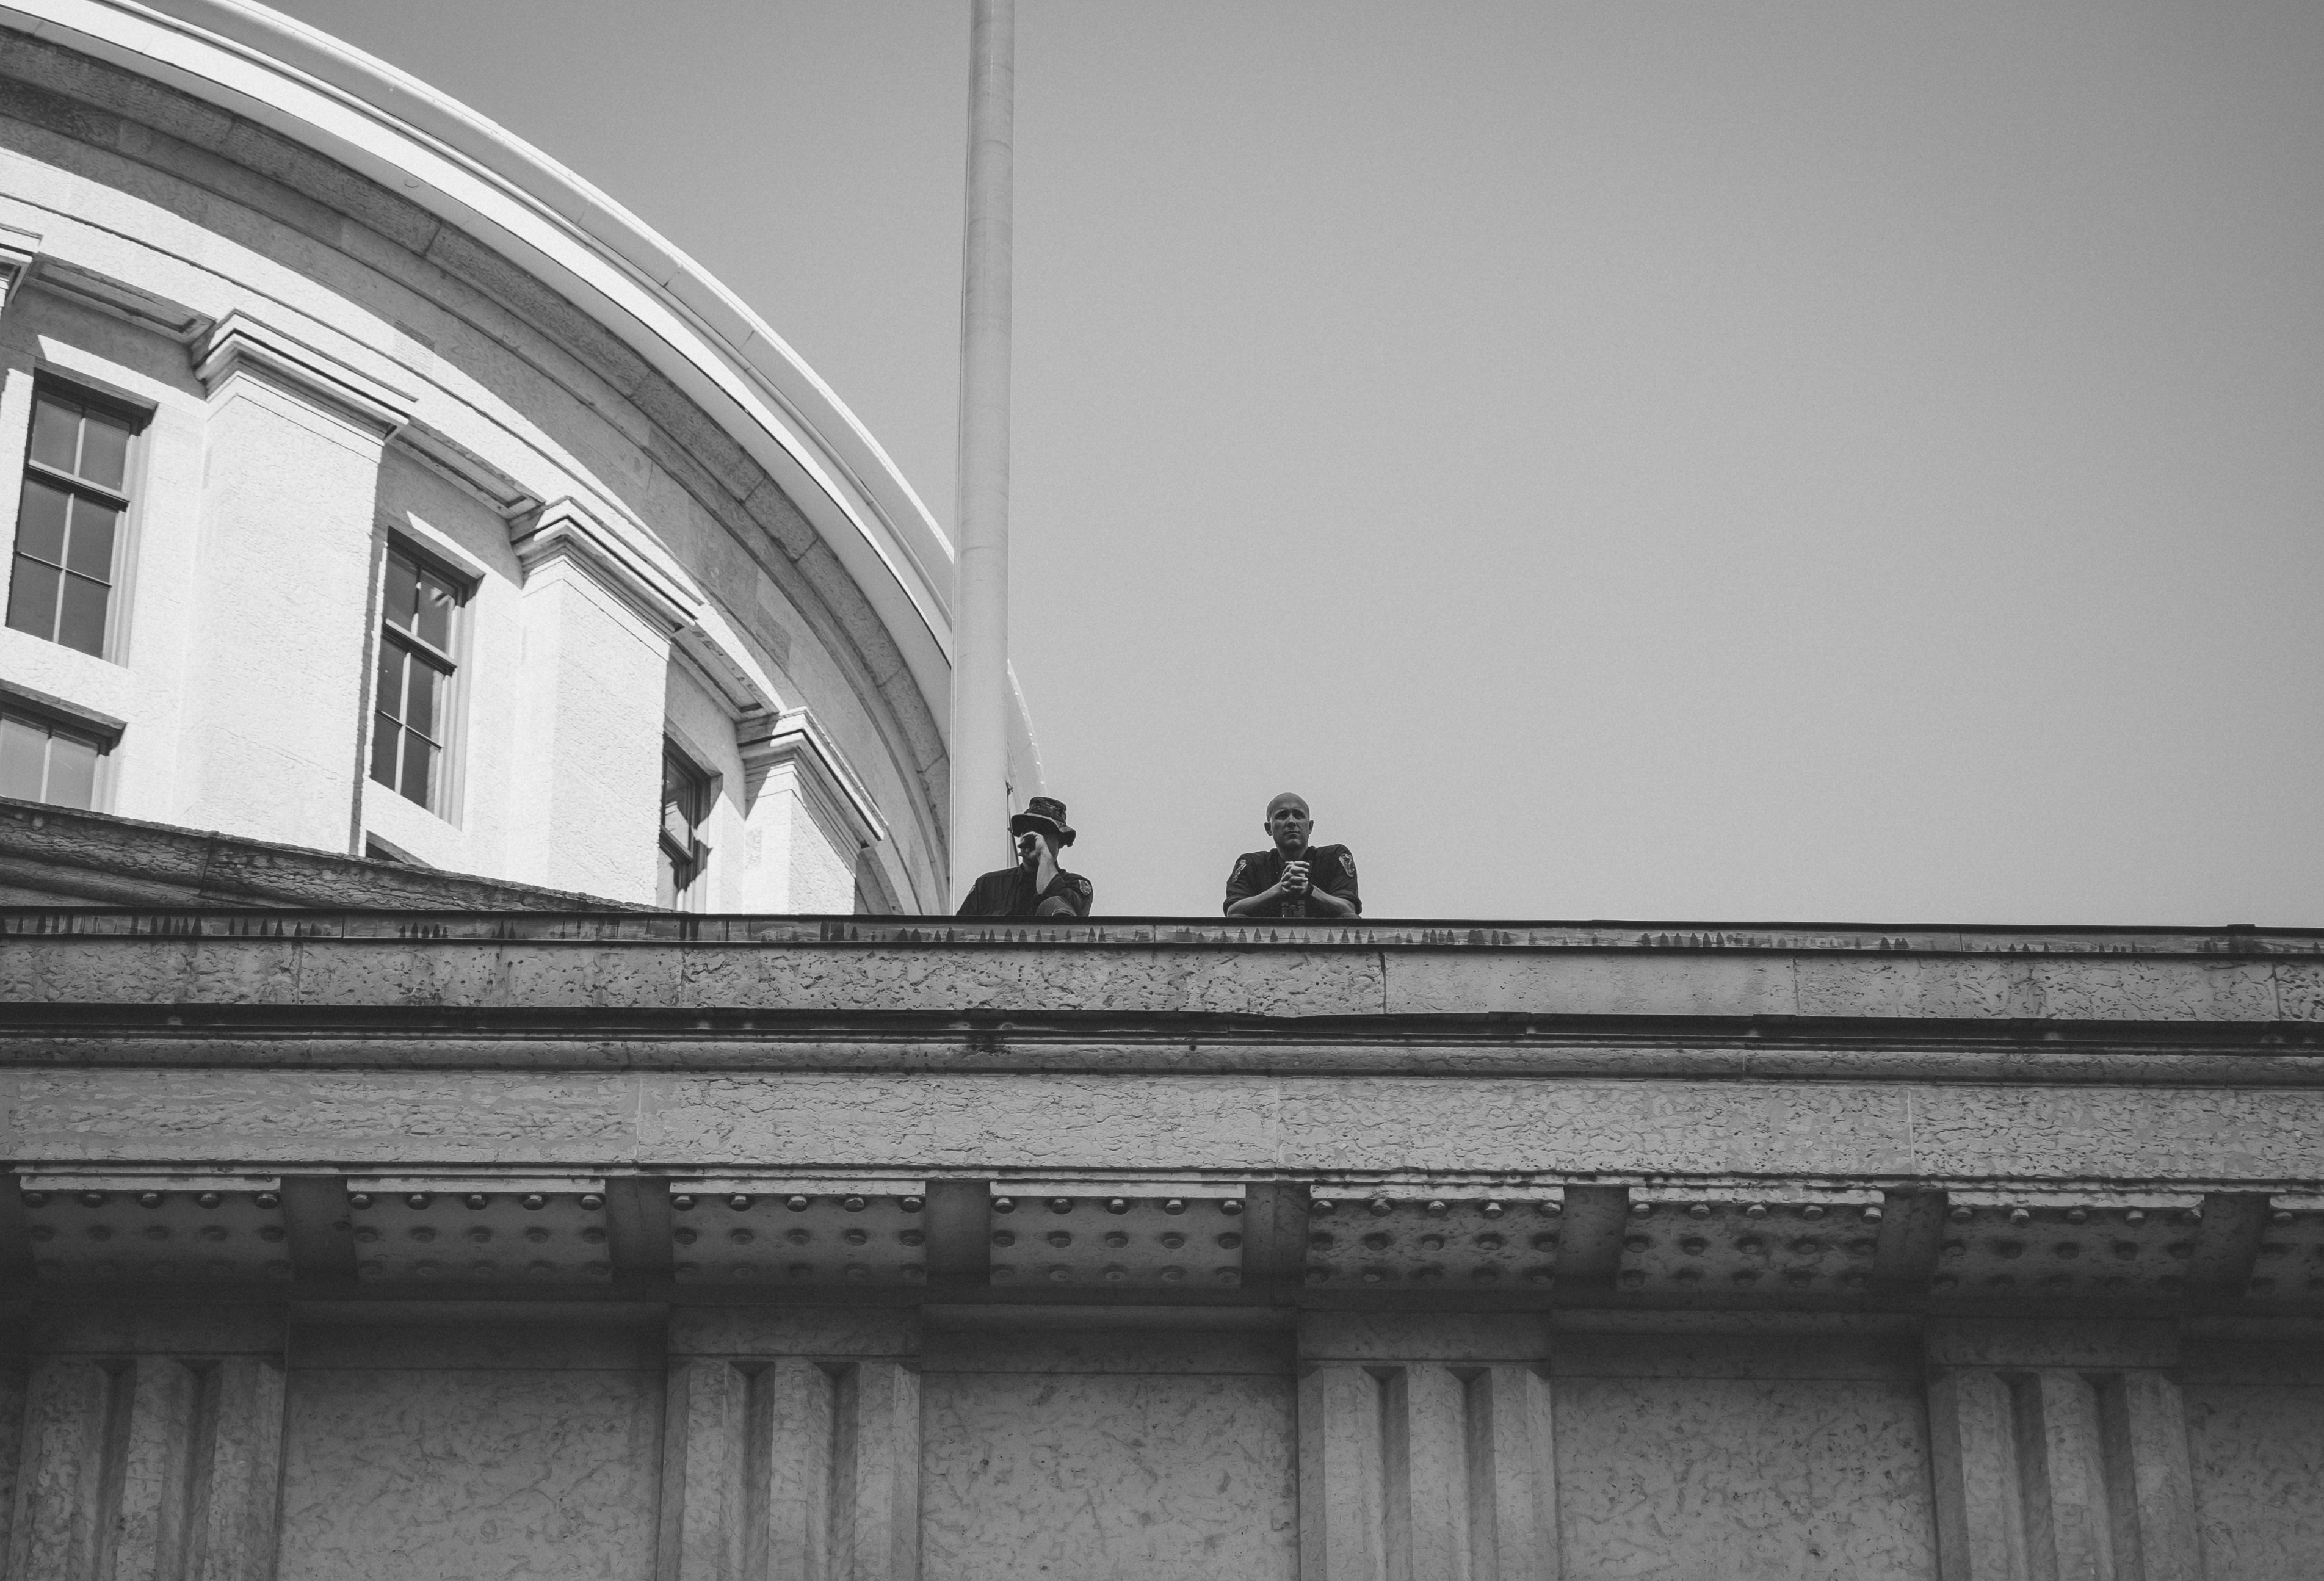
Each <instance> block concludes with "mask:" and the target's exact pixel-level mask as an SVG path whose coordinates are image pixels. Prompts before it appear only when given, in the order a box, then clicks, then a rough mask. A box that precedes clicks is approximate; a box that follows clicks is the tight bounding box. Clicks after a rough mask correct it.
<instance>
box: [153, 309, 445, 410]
mask: <svg viewBox="0 0 2324 1581" xmlns="http://www.w3.org/2000/svg"><path fill="white" fill-rule="evenodd" d="M193 361H194V374H195V377H197V378H198V379H199V380H201V381H202V384H203V387H204V388H206V389H208V391H211V392H212V393H213V394H215V393H216V392H217V390H218V388H219V386H220V385H222V384H224V383H225V382H226V381H227V380H229V379H231V378H233V377H235V375H236V374H238V373H248V372H254V373H257V374H259V375H260V376H262V377H263V378H265V379H267V380H268V381H271V382H272V383H275V384H278V385H284V386H287V387H288V388H290V389H291V391H294V392H295V393H297V394H298V395H300V397H302V398H304V399H306V400H310V401H314V402H316V403H318V404H319V405H322V406H324V407H326V408H328V409H333V410H335V411H337V412H339V413H341V414H343V415H345V416H346V417H349V418H354V419H355V420H356V421H357V422H360V423H362V424H364V425H365V426H368V427H374V428H376V429H378V430H379V431H380V434H381V436H382V437H386V436H388V435H390V434H393V433H394V432H395V431H396V430H397V429H399V428H401V427H403V426H404V425H405V424H406V423H408V422H410V420H411V412H412V406H413V402H414V399H415V398H414V397H413V396H412V395H411V394H410V392H409V391H402V390H398V389H396V388H395V387H394V386H393V385H392V384H386V383H383V382H382V381H379V380H377V379H374V378H373V377H372V376H371V375H370V374H368V373H365V372H363V371H362V370H361V369H359V368H356V367H354V366H352V365H351V364H349V363H343V362H341V361H340V360H339V359H338V358H337V357H335V356H332V355H331V354H329V353H327V352H322V351H318V350H317V349H316V348H315V347H313V346H310V345H307V344H306V343H305V342H304V341H301V340H299V339H297V338H296V337H295V336H290V335H286V334H284V333H283V332H282V331H281V330H279V329H275V328H273V327H272V326H268V325H264V324H261V323H260V322H259V321H258V320H256V319H255V318H253V317H250V316H249V315H248V314H246V313H244V312H243V311H242V310H241V309H240V308H235V310H234V311H233V312H231V313H228V314H227V315H226V317H224V318H221V319H219V320H218V322H217V326H216V327H215V328H213V329H212V330H211V331H210V332H209V333H208V335H207V336H202V337H201V339H200V340H199V341H198V342H197V344H196V345H195V348H194V355H193Z"/></svg>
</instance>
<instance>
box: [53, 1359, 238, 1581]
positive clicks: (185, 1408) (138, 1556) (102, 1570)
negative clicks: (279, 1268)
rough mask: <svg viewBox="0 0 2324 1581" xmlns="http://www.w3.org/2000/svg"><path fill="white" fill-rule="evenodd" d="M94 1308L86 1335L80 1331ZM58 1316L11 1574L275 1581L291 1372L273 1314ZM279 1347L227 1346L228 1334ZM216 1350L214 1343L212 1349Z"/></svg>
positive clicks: (138, 1580)
mask: <svg viewBox="0 0 2324 1581" xmlns="http://www.w3.org/2000/svg"><path fill="white" fill-rule="evenodd" d="M83 1322H86V1329H85V1331H84V1332H83V1333H81V1334H79V1335H77V1336H75V1335H73V1334H72V1330H73V1329H74V1328H76V1327H77V1326H79V1325H80V1324H81V1323H83ZM236 1326H237V1327H240V1328H244V1330H245V1332H244V1333H242V1334H238V1335H237V1334H221V1333H208V1334H201V1333H190V1332H186V1331H183V1330H176V1331H173V1328H172V1324H171V1319H169V1318H168V1317H167V1316H166V1315H164V1316H159V1317H149V1316H139V1317H136V1318H133V1319H128V1320H125V1321H108V1320H103V1319H96V1320H89V1319H79V1318H78V1317H76V1318H74V1319H69V1320H60V1321H59V1322H57V1323H56V1324H54V1325H53V1328H54V1329H55V1331H57V1332H58V1333H59V1334H60V1335H62V1336H69V1337H65V1338H64V1340H63V1343H64V1344H68V1345H72V1346H74V1347H75V1348H73V1349H70V1350H66V1349H63V1348H61V1347H60V1346H50V1347H40V1348H39V1349H37V1350H36V1355H35V1360H34V1362H33V1365H32V1380H31V1387H30V1391H29V1398H28V1400H27V1402H26V1414H25V1434H24V1445H25V1455H24V1464H23V1472H22V1477H21V1480H20V1482H19V1484H18V1491H17V1499H16V1518H15V1520H14V1524H13V1530H11V1533H10V1541H9V1560H8V1570H7V1574H8V1576H9V1577H10V1581H269V1578H271V1577H272V1575H273V1570H274V1537H275V1503H276V1497H277V1493H278V1490H279V1487H280V1484H281V1458H282V1418H283V1397H284V1373H283V1367H282V1359H281V1353H280V1343H281V1342H280V1338H279V1333H278V1334H272V1335H270V1334H268V1333H266V1332H264V1330H266V1329H268V1328H275V1327H276V1324H275V1323H274V1321H273V1320H272V1319H265V1320H262V1321H260V1322H258V1323H256V1324H243V1325H236ZM253 1343H254V1344H256V1345H261V1346H265V1347H268V1348H266V1349H265V1350H262V1351H258V1352H256V1353H254V1352H253V1351H251V1350H247V1349H245V1350H244V1351H242V1352H241V1353H240V1354H235V1353H232V1352H228V1353H226V1354H218V1352H219V1350H220V1349H221V1348H223V1347H224V1346H225V1345H228V1344H244V1345H248V1344H253ZM205 1353H207V1354H205Z"/></svg>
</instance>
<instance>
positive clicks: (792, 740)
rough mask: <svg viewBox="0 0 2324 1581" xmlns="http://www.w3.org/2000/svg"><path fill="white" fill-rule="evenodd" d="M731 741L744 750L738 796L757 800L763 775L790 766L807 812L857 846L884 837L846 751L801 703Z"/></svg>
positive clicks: (875, 810) (883, 826) (877, 811)
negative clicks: (794, 772)
mask: <svg viewBox="0 0 2324 1581" xmlns="http://www.w3.org/2000/svg"><path fill="white" fill-rule="evenodd" d="M744 729H745V731H752V733H749V734H746V735H744V736H743V737H742V739H741V740H738V741H737V742H736V743H735V744H736V746H737V747H738V748H739V749H741V751H742V801H743V804H744V805H745V806H751V805H753V804H756V803H757V801H758V799H759V791H760V789H761V787H762V786H765V784H766V783H767V777H768V776H769V775H770V774H771V773H773V772H774V771H775V770H776V769H777V768H782V767H784V766H785V765H788V766H790V767H791V768H793V769H794V770H795V771H796V773H797V776H798V787H799V794H800V795H802V796H803V797H805V798H806V799H807V802H808V804H809V811H810V812H813V813H816V814H817V815H818V816H820V817H821V818H823V819H824V820H825V822H829V823H834V824H835V826H836V827H839V828H843V829H845V830H846V831H847V832H849V834H850V835H851V836H853V839H854V841H855V845H856V849H858V850H862V848H863V847H865V846H867V845H875V844H877V843H879V842H880V841H883V840H885V839H887V838H888V821H887V819H885V818H884V817H882V816H881V813H880V806H879V804H878V803H877V802H875V801H873V800H872V798H871V792H870V791H869V790H868V789H866V788H865V786H864V784H863V781H862V778H860V777H858V776H857V774H856V772H855V770H854V768H853V767H852V766H850V765H849V763H848V761H847V757H846V754H845V753H844V752H842V751H841V750H840V748H839V743H838V742H836V741H835V740H832V739H831V736H830V734H829V732H827V731H825V729H824V728H823V726H822V725H820V724H818V723H817V722H816V718H815V715H814V714H812V713H810V712H808V711H807V710H806V709H804V708H794V709H790V710H788V712H784V713H781V714H779V715H777V716H776V717H775V718H774V719H772V720H769V721H765V722H761V724H760V725H759V726H758V727H757V728H756V729H755V730H753V729H752V727H751V726H749V725H746V726H745V727H744Z"/></svg>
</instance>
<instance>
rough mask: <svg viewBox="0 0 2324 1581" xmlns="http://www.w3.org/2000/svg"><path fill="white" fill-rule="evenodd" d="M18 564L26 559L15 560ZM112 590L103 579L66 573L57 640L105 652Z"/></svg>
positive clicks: (98, 653)
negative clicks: (107, 617)
mask: <svg viewBox="0 0 2324 1581" xmlns="http://www.w3.org/2000/svg"><path fill="white" fill-rule="evenodd" d="M16 563H17V564H18V565H23V563H24V562H23V561H22V560H19V561H17V562H16ZM108 591H109V590H108V589H107V588H106V585H105V584H103V583H102V582H91V581H89V580H88V578H87V577H85V576H67V577H66V578H65V585H64V596H63V598H61V599H60V600H59V601H58V604H57V640H58V641H59V642H61V643H63V644H64V645H65V646H66V647H67V648H79V649H80V650H81V651H82V652H83V653H86V654H91V655H96V656H100V657H101V656H102V655H103V654H104V652H105V602H106V593H107V592H108Z"/></svg>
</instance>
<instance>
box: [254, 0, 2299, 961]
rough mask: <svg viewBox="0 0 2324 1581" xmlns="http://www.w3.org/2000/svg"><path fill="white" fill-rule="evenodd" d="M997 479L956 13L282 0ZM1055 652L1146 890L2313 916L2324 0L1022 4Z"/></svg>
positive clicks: (1457, 908)
mask: <svg viewBox="0 0 2324 1581" xmlns="http://www.w3.org/2000/svg"><path fill="white" fill-rule="evenodd" d="M286 9H288V10H289V11H291V13H292V14H295V15H298V16H300V17H301V18H303V19H305V20H307V21H309V22H310V23H315V24H316V25H318V26H319V27H322V28H324V29H326V30H327V31H329V32H335V33H337V34H338V35H339V36H340V37H342V38H345V39H347V40H349V41H352V42H354V43H355V44H357V45H359V46H361V47H363V48H364V49H367V50H369V51H373V52H374V53H375V54H378V55H380V56H382V57H383V58H384V59H386V60H390V61H392V62H393V63H394V64H396V65H398V66H401V67H402V68H404V69H407V70H410V71H411V72H413V73H414V74H416V75H418V76H420V78H424V79H426V80H428V81H429V82H431V83H433V84H435V85H436V86H437V87H440V88H442V89H444V90H445V91H447V92H448V93H450V94H452V95H454V96H455V97H458V98H461V99H463V100H465V101H466V102H467V103H468V104H470V105H472V106H475V108H476V109H478V110H480V111H482V112H483V113H484V114H485V115H490V116H492V117H493V118H494V119H496V120H498V121H500V122H501V123H502V124H504V125H506V126H508V127H509V128H511V129H512V130H513V131H514V132H516V133H518V134H520V135H521V136H523V137H525V138H527V139H528V140H530V141H531V142H534V143H536V144H538V145H539V146H540V147H541V148H543V149H545V150H546V151H548V152H549V153H550V154H552V155H554V156H556V157H557V158H558V159H560V160H562V161H565V162H567V164H569V165H571V166H572V167H573V168H575V169H576V170H578V171H580V172H581V173H582V174H583V175H584V176H586V177H587V178H588V179H591V180H593V181H595V183H596V184H597V185H599V186H600V187H602V188H604V189H605V190H607V191H608V192H610V193H612V194H613V196H614V197H615V198H619V199H620V200H621V201H622V202H623V203H625V204H626V205H628V206H629V207H632V209H634V210H635V211H636V212H637V213H638V214H640V215H641V216H643V217H644V218H645V219H646V220H647V221H648V222H649V223H650V224H652V225H655V226H656V227H658V228H659V229H660V230H661V231H662V232H663V233H664V234H667V235H668V236H669V237H670V239H671V240H673V241H674V242H676V243H677V244H678V245H679V246H681V247H683V248H685V249H686V250H687V251H688V252H689V253H693V254H694V256H695V257H696V258H697V259H699V260H700V261H701V262H703V263H704V264H705V265H706V266H707V267H708V268H709V269H710V270H711V271H713V272H715V273H716V274H717V275H719V276H720V277H721V278H722V279H724V280H725V281H726V282H727V284H728V285H730V286H732V287H733V289H734V290H736V291H738V292H739V293H740V294H741V295H742V297H744V298H745V299H748V300H749V301H750V302H751V303H752V305H753V306H755V307H756V308H758V309H759V310H760V311H761V313H762V314H763V315H764V316H765V317H767V318H768V319H769V321H770V322H771V323H772V324H773V325H774V326H776V328H777V329H778V330H779V331H780V332H781V333H782V334H783V335H784V336H787V337H788V339H790V341H791V342H792V344H793V345H795V346H797V347H798V350H799V351H800V352H801V353H802V354H804V355H805V356H806V357H807V359H808V361H809V362H811V363H813V364H814V365H815V366H816V369H817V370H818V371H819V372H821V373H823V375H824V376H825V378H826V379H828V380H829V381H831V382H832V384H833V385H834V386H835V388H837V390H838V391H840V393H841V394H842V396H843V397H844V398H845V399H846V400H847V401H848V402H849V403H850V404H851V405H852V406H853V408H854V409H855V410H856V412H857V413H858V414H859V415H860V416H861V417H862V418H863V420H864V422H865V423H866V424H867V426H869V427H871V430H872V432H873V433H875V434H877V435H878V436H879V437H880V438H881V441H882V442H883V443H884V444H885V445H886V446H888V448H889V450H890V453H891V454H892V455H895V457H896V458H897V460H898V462H899V464H900V465H901V466H902V468H903V470H904V472H905V473H906V475H907V476H908V477H909V478H910V479H911V480H912V482H913V483H914V484H915V486H916V487H917V488H918V490H919V491H920V492H921V494H922V495H923V496H924V497H925V498H926V499H927V501H929V503H930V505H931V507H932V509H934V510H936V514H937V516H938V518H939V519H941V520H945V521H947V522H948V521H949V519H950V518H951V514H952V488H953V483H952V471H953V444H954V440H953V424H954V400H955V391H956V356H957V344H956V336H957V327H956V326H957V313H958V297H959V278H958V270H959V246H960V179H961V169H962V158H963V154H962V125H963V121H964V114H965V110H964V104H965V89H964V77H965V71H966V56H967V23H966V8H965V5H963V4H953V3H948V0H772V3H769V0H749V3H747V4H746V3H740V0H685V3H671V4H659V5H641V4H634V3H632V4H620V3H615V0H492V3H491V4H489V5H477V4H475V0H400V3H399V4H397V5H378V4H376V3H375V0H360V3H358V0H290V3H289V4H288V5H287V6H286ZM1017 159H1018V164H1017V194H1018V209H1017V299H1016V306H1017V324H1018V343H1017V366H1016V380H1017V391H1018V406H1017V414H1016V425H1017V427H1016V445H1015V497H1016V511H1015V526H1014V555H1015V562H1014V566H1013V572H1012V598H1013V601H1014V610H1013V619H1014V635H1013V642H1012V649H1013V653H1014V656H1015V659H1016V663H1017V666H1018V669H1019V675H1020V676H1021V677H1022V680H1023V683H1024V685H1025V690H1026V693H1027V695H1028V699H1029V700H1030V702H1031V704H1032V707H1033V711H1034V720H1035V726H1036V729H1037V731H1038V732H1039V735H1040V739H1041V743H1042V748H1043V751H1044V755H1045V756H1046V758H1047V765H1048V770H1049V780H1050V786H1051V789H1052V790H1053V791H1054V792H1055V793H1056V794H1057V795H1061V796H1063V797H1064V798H1065V800H1066V801H1068V802H1069V803H1070V804H1072V808H1073V813H1074V822H1075V823H1076V824H1077V825H1078V826H1079V827H1080V829H1081V830H1082V841H1081V843H1080V844H1079V845H1078V846H1076V847H1075V848H1074V856H1075V861H1074V866H1075V867H1076V868H1077V869H1079V870H1082V871H1084V872H1086V873H1087V874H1088V875H1089V876H1090V877H1091V878H1093V880H1094V882H1095V883H1096V886H1097V894H1098V902H1099V910H1100V911H1102V912H1105V913H1111V914H1124V913H1131V912H1167V913H1215V911H1216V909H1217V905H1218V899H1217V897H1218V894H1219V888H1220V885H1221V882H1222V879H1223V878H1224V876H1225V873H1226V870H1227V869H1228V867H1229V865H1230V863H1231V859H1232V857H1233V855H1234V853H1235V852H1237V851H1239V850H1244V849H1246V848H1249V847H1252V846H1256V845H1258V844H1259V843H1261V841H1260V837H1259V817H1260V813H1261V810H1262V808H1263V806H1264V804H1265V802H1266V800H1267V798H1268V795H1271V794H1272V793H1274V792H1275V791H1277V790H1280V789H1285V788H1292V789H1297V790H1300V791H1302V792H1304V793H1305V795H1308V796H1309V797H1310V798H1311V799H1312V800H1313V802H1314V804H1315V808H1316V813H1317V828H1316V838H1317V839H1318V840H1319V841H1329V840H1342V841H1348V842H1350V843H1351V844H1352V845H1353V847H1354V849H1355V850H1356V853H1357V855H1358V857H1359V858H1360V862H1361V866H1362V870H1363V874H1364V882H1365V892H1366V896H1367V900H1368V904H1369V907H1370V910H1371V913H1372V915H1378V916H1443V917H1583V916H1590V917H1605V916H1622V917H1635V918H1646V917H1652V918H1671V919H1676V918H1689V919H1704V920H1714V919H1738V920H1739V919H1757V920H1775V919H1813V920H1856V921H1928V922H1937V921H1945V922H2078V923H2158V924H2161V923H2172V924H2194V923H2206V924H2209V923H2227V922H2245V921H2250V922H2259V923H2263V924H2280V925H2291V924H2306V925H2319V924H2324V883H2319V879H2324V833H2319V813H2318V786H2319V779H2324V705H2319V689H2318V688H2319V674H2324V666H2319V658H2324V651H2319V650H2320V649H2324V621H2319V618H2318V603H2319V595H2324V269H2319V260H2324V5H2317V4H2314V3H2313V0H2285V3H2282V4H2246V3H2242V0H2209V3H2205V4H2195V3H2193V0H2188V3H2186V4H2177V5H2153V4H2139V3H2136V0H2103V3H2069V0H2044V3H2043V4H2041V5H2024V4H2022V3H2021V0H2010V3H2008V4H1978V3H1973V0H1952V3H1949V4H1947V5H1911V6H1906V5H1867V4H1862V3H1860V0H1850V3H1848V4H1767V5H1748V6H1745V5H1704V4H1697V5H1647V4H1619V5H1617V4H1601V5H1565V4H1556V3H1554V0H1520V3H1516V4H1489V3H1486V0H1431V3H1429V4H1425V5H1415V4H1393V5H1391V4H1374V3H1369V0H1333V3H1331V4H1320V3H1292V0H1234V3H1231V4H1229V3H1217V4H1213V3H1194V0H1175V3H1173V4H1167V5H1164V4H1156V3H1153V0H1143V3H1136V0H1020V5H1019V21H1018V153H1017Z"/></svg>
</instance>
